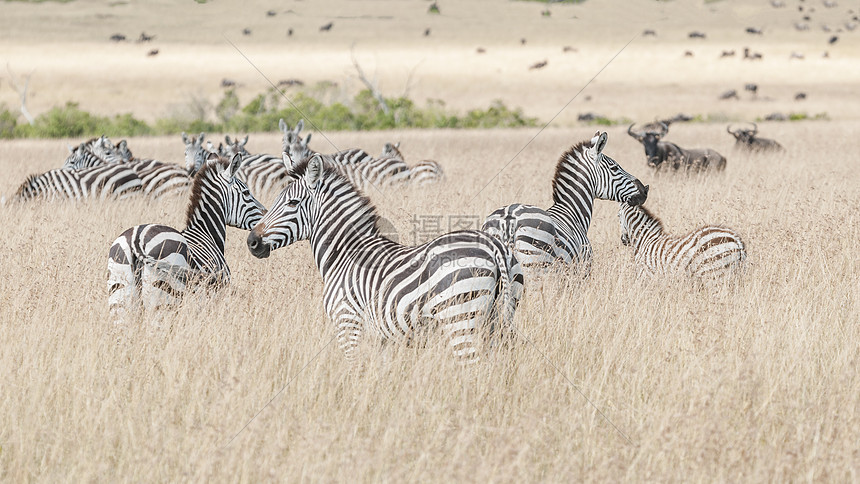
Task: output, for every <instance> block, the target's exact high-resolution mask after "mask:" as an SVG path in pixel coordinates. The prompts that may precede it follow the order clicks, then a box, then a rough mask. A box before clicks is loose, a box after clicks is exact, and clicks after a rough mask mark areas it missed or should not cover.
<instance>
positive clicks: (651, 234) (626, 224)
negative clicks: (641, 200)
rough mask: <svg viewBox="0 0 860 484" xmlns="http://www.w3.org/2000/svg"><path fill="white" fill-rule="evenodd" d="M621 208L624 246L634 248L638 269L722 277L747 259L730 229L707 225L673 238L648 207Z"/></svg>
mask: <svg viewBox="0 0 860 484" xmlns="http://www.w3.org/2000/svg"><path fill="white" fill-rule="evenodd" d="M620 205H621V206H620V208H619V209H618V219H619V221H620V223H621V243H622V244H624V245H628V246H631V247H632V248H633V254H634V260H635V261H636V264H637V266H639V267H640V268H641V269H643V270H645V271H646V272H649V273H652V274H668V273H673V272H674V273H686V274H688V275H690V276H694V277H712V278H719V277H723V276H725V275H727V274H729V273H731V272H732V271H734V270H736V269H738V268H740V267H741V266H742V265H743V263H744V261H745V260H746V257H747V253H746V247H745V245H744V243H743V241H742V240H741V237H740V235H738V233H737V232H735V231H734V230H732V229H730V228H727V227H722V226H718V225H707V226H704V227H700V228H698V229H696V230H694V231H692V232H690V233H689V234H687V235H684V236H680V237H673V236H671V235H668V234H666V233H664V232H663V223H662V222H661V221H660V219H658V218H657V217H655V216H654V215H652V214H651V212H649V211H648V210H647V209H645V207H631V206H630V205H628V204H626V203H622V204H620Z"/></svg>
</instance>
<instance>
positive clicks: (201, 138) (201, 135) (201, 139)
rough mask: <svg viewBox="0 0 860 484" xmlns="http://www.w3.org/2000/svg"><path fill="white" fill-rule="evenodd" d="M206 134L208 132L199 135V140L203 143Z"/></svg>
mask: <svg viewBox="0 0 860 484" xmlns="http://www.w3.org/2000/svg"><path fill="white" fill-rule="evenodd" d="M204 136H206V133H200V136H198V137H197V142H198V143H200V144H201V145H202V144H203V137H204Z"/></svg>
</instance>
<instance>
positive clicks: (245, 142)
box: [239, 134, 248, 146]
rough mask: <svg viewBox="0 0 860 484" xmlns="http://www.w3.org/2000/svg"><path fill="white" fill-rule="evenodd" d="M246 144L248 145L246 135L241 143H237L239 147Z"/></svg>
mask: <svg viewBox="0 0 860 484" xmlns="http://www.w3.org/2000/svg"><path fill="white" fill-rule="evenodd" d="M247 143H248V135H247V134H246V135H245V139H243V140H242V142H241V143H239V146H245V144H247Z"/></svg>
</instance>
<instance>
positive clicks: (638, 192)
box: [481, 131, 648, 276]
mask: <svg viewBox="0 0 860 484" xmlns="http://www.w3.org/2000/svg"><path fill="white" fill-rule="evenodd" d="M606 143H607V134H606V133H605V132H599V131H598V132H597V133H595V135H594V137H593V138H591V140H590V141H583V142H580V143H577V144H575V145H573V146H572V147H571V148H570V149H568V150H567V151H565V152H564V153H562V155H561V157H560V158H559V160H558V164H557V165H556V169H555V176H554V177H553V180H552V199H553V205H552V206H551V207H549V208H548V209H546V210H544V209H541V208H539V207H535V206H532V205H524V204H521V203H515V204H513V205H508V206H506V207H502V208H499V209H497V210H495V211H494V212H493V213H491V214H490V215H489V216H487V218H486V219H485V220H484V224H483V226H482V227H481V230H483V231H485V232H487V233H489V234H491V235H492V236H494V237H496V238H498V239H499V240H501V241H502V242H503V243H504V244H505V245H507V246H508V247H511V248H512V249H513V251H514V254H516V256H517V259H518V260H519V261H520V263H521V264H522V266H523V267H524V268H526V270H527V271H534V272H537V273H539V272H542V271H543V270H545V269H546V268H548V267H549V266H551V265H553V264H554V263H556V262H557V261H560V262H562V263H564V264H574V265H576V266H577V269H578V270H580V271H582V274H583V275H586V276H587V275H588V274H589V272H590V267H591V259H592V256H593V253H592V249H591V244H590V243H589V241H588V227H589V225H590V224H591V217H592V208H593V206H594V199H595V198H600V199H603V200H612V201H616V202H630V203H632V204H634V205H640V204H642V203H644V202H645V200H646V198H647V197H648V186H646V185H643V184H642V182H640V181H639V180H638V179H637V178H636V177H634V176H633V175H631V174H629V173H627V172H626V171H625V170H624V169H623V168H621V166H620V165H619V164H618V163H617V162H616V161H615V160H613V159H612V158H610V157H609V156H608V155H606V154H604V153H603V150H604V148H606Z"/></svg>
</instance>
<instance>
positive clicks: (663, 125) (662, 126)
mask: <svg viewBox="0 0 860 484" xmlns="http://www.w3.org/2000/svg"><path fill="white" fill-rule="evenodd" d="M660 128H661V129H662V130H663V132H662V133H660V136H666V133H668V132H669V125H667V124H666V123H664V122H663V121H660Z"/></svg>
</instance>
